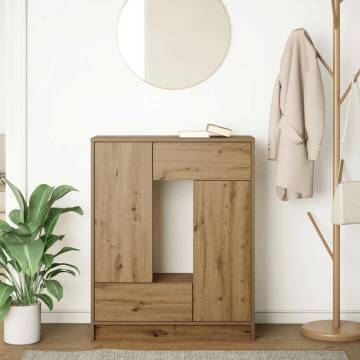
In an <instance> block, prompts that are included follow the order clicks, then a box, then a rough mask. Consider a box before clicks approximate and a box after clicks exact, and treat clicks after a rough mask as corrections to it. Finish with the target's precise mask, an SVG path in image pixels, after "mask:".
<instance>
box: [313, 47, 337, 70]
mask: <svg viewBox="0 0 360 360" xmlns="http://www.w3.org/2000/svg"><path fill="white" fill-rule="evenodd" d="M315 50H316V55H317V57H318V59H319V60H320V61H321V63H322V64H323V65H324V67H325V69H326V70H327V72H328V73H329V74H330V76H331V77H334V73H333V71H332V69H331V67H330V65H329V64H328V63H327V62H326V61H325V59H324V58H323V57H322V55H321V54H320V53H319V51H318V50H317V49H315Z"/></svg>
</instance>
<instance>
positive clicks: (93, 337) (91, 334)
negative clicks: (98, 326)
mask: <svg viewBox="0 0 360 360" xmlns="http://www.w3.org/2000/svg"><path fill="white" fill-rule="evenodd" d="M89 329H90V339H91V340H95V331H96V330H95V325H94V324H90V328H89Z"/></svg>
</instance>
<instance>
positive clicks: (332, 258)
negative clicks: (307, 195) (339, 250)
mask: <svg viewBox="0 0 360 360" xmlns="http://www.w3.org/2000/svg"><path fill="white" fill-rule="evenodd" d="M307 215H308V217H309V219H310V221H311V223H312V224H313V226H314V228H315V230H316V232H317V234H318V235H319V237H320V240H321V241H322V243H323V244H324V246H325V249H326V251H327V252H328V254H329V256H330V258H331V260H334V254H333V252H332V251H331V249H330V247H329V245H328V243H327V241H326V239H325V237H324V235H323V234H322V232H321V230H320V228H319V226H318V224H317V223H316V220H315V218H314V216H313V215H312V214H311V212H308V213H307Z"/></svg>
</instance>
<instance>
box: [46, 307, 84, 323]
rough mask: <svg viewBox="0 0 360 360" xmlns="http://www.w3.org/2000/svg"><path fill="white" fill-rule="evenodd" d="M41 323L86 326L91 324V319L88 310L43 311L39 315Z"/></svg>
mask: <svg viewBox="0 0 360 360" xmlns="http://www.w3.org/2000/svg"><path fill="white" fill-rule="evenodd" d="M41 322H43V323H58V324H62V323H63V324H88V323H90V322H91V318H90V312H89V311H88V310H85V311H81V310H80V311H79V310H77V311H69V310H55V311H51V312H50V311H43V312H42V313H41Z"/></svg>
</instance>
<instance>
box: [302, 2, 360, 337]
mask: <svg viewBox="0 0 360 360" xmlns="http://www.w3.org/2000/svg"><path fill="white" fill-rule="evenodd" d="M342 2H343V0H332V12H333V69H331V67H330V66H329V65H328V64H327V63H326V61H325V60H324V59H323V57H322V56H321V55H320V54H319V53H318V58H319V60H320V61H321V62H322V63H323V65H324V66H325V68H326V70H327V71H328V72H329V73H330V75H331V77H332V78H333V191H335V187H336V184H337V183H338V182H340V181H341V178H342V169H343V164H344V161H343V160H342V159H341V153H340V151H341V149H340V110H341V104H342V103H343V101H344V100H345V98H346V96H347V95H348V93H349V92H350V89H351V85H352V82H354V81H357V79H358V77H359V76H360V69H359V71H358V72H357V73H356V75H355V76H354V78H353V80H352V82H351V83H350V85H349V86H348V87H347V88H346V90H345V92H344V94H343V95H341V92H340V71H341V62H340V41H341V39H340V30H341V28H340V24H341V3H342ZM308 216H309V218H310V220H311V222H312V224H313V225H314V227H315V229H316V231H317V233H318V235H319V236H320V239H321V241H322V242H323V244H324V246H325V248H326V250H327V252H328V253H329V255H330V258H331V260H332V262H333V319H332V320H325V321H313V322H310V323H308V324H305V325H303V327H302V333H303V335H304V336H306V337H309V338H312V339H316V340H325V341H339V342H340V341H357V340H360V323H357V322H352V321H340V226H339V225H333V250H331V249H330V247H329V245H328V243H327V241H326V239H325V237H324V236H323V234H322V233H321V230H320V229H319V227H318V225H317V223H316V221H315V219H314V217H313V215H312V214H311V213H308Z"/></svg>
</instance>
